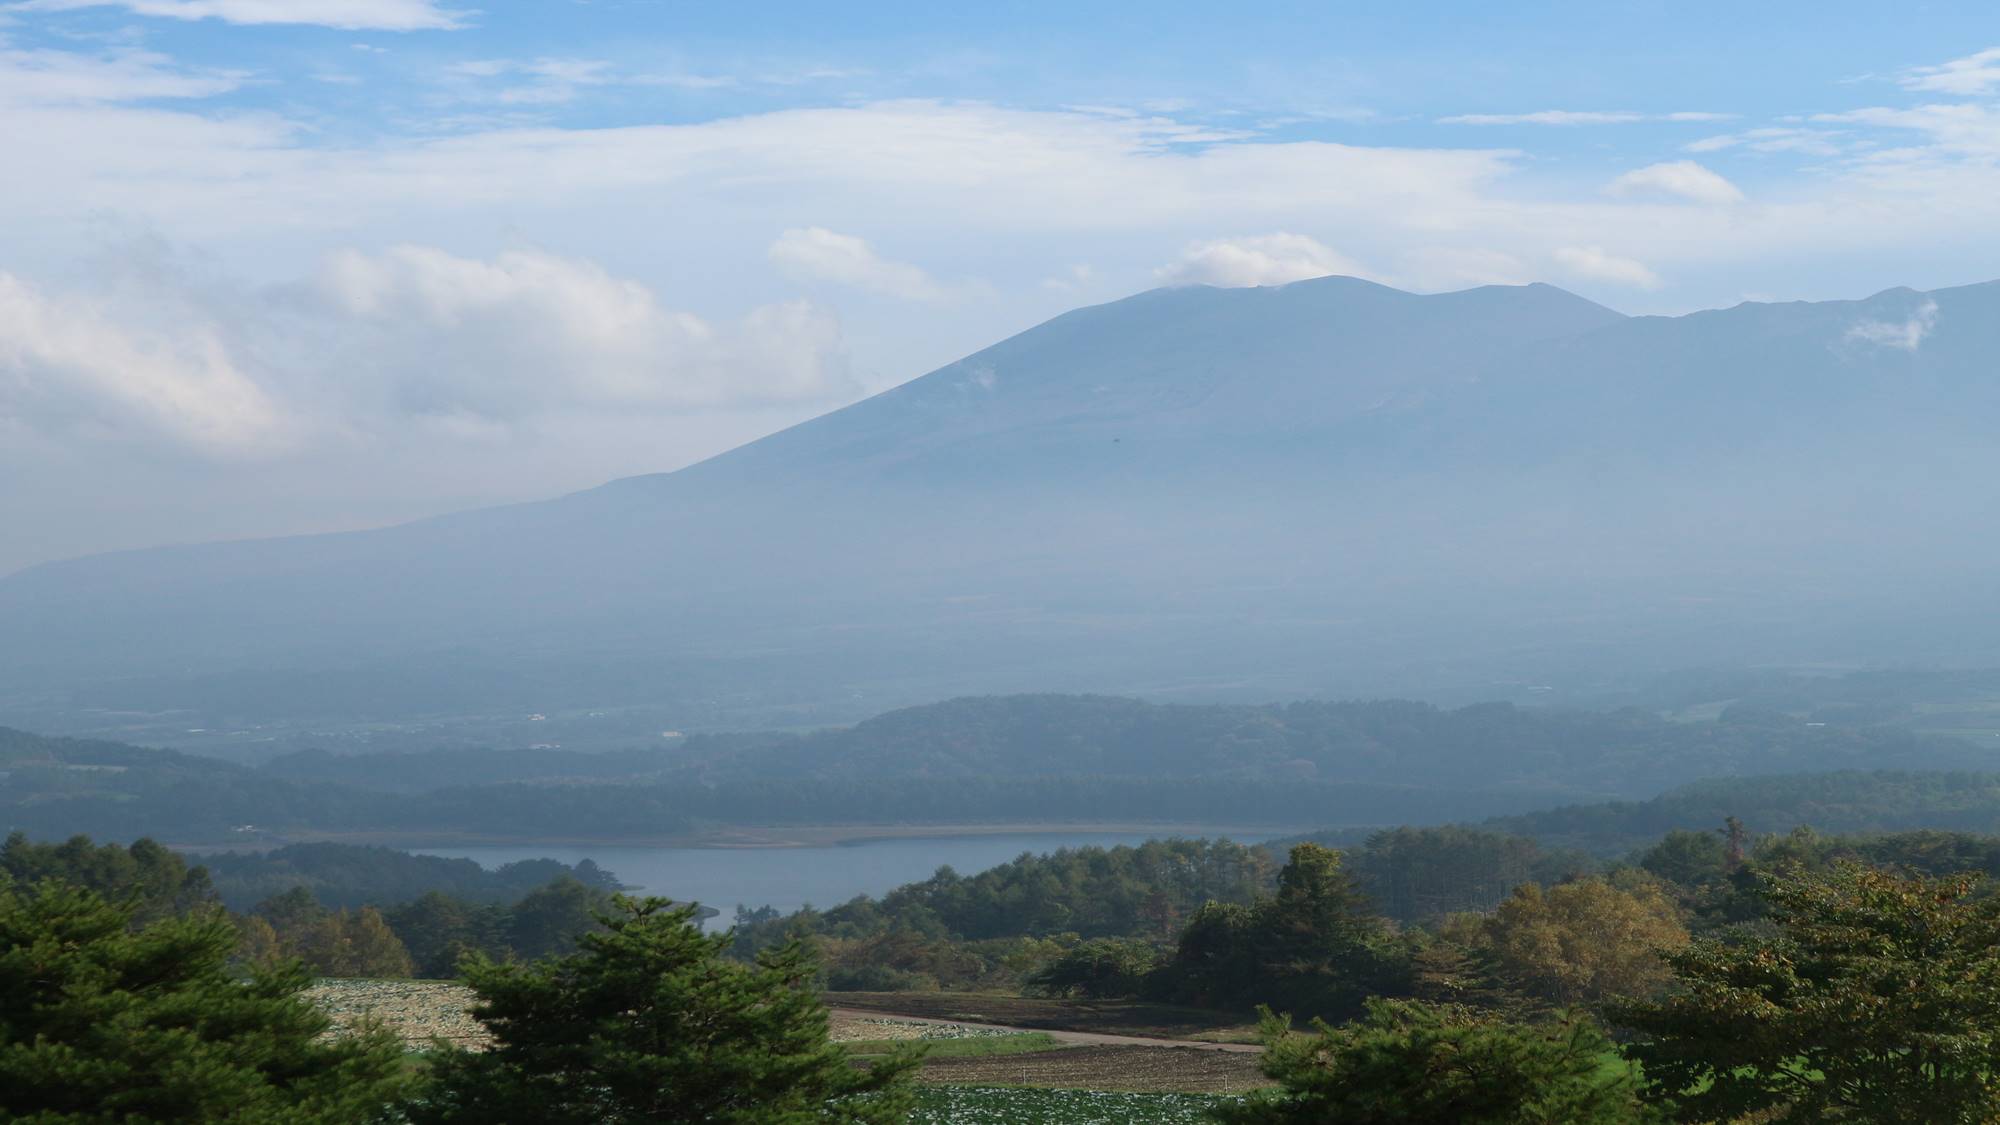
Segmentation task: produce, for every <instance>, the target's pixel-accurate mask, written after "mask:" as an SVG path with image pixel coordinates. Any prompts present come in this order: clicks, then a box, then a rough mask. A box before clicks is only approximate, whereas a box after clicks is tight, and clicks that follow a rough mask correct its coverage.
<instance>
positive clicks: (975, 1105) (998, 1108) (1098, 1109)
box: [910, 1087, 1227, 1125]
mask: <svg viewBox="0 0 2000 1125" xmlns="http://www.w3.org/2000/svg"><path fill="white" fill-rule="evenodd" d="M1224 1100H1227V1099H1223V1098H1216V1097H1208V1096H1203V1095H1199V1094H1114V1093H1105V1092H1103V1091H1099V1090H1023V1089H1006V1088H1000V1087H959V1088H951V1087H933V1088H931V1089H927V1090H925V1091H924V1092H923V1096H922V1097H921V1099H920V1100H919V1102H918V1107H919V1108H918V1109H917V1113H916V1116H914V1117H912V1118H911V1119H910V1120H911V1122H912V1125H1197V1123H1200V1122H1206V1121H1208V1120H1209V1118H1208V1111H1209V1109H1210V1108H1211V1107H1213V1106H1215V1105H1216V1104H1217V1103H1219V1102H1221V1101H1224Z"/></svg>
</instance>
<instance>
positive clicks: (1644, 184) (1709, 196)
mask: <svg viewBox="0 0 2000 1125" xmlns="http://www.w3.org/2000/svg"><path fill="white" fill-rule="evenodd" d="M1604 190H1605V191H1606V192H1607V193H1609V194H1611V195H1614V196H1620V197H1625V196H1635V195H1637V196H1646V195H1667V196H1674V197H1677V198H1680V199H1686V200H1690V201H1692V202H1695V203H1709V204H1724V203H1741V202H1742V201H1743V192H1742V191H1741V190H1740V189H1739V188H1737V186H1736V185H1735V184H1732V183H1730V182H1729V181H1728V180H1726V179H1724V178H1722V177H1721V176H1720V175H1718V174H1716V173H1715V172H1713V171H1710V170H1709V169H1707V168H1704V167H1702V166H1701V165H1699V164H1697V163H1695V162H1694V161H1692V160H1675V161H1671V162H1668V163H1663V164H1649V165H1647V166H1646V167H1644V168H1637V169H1634V170H1632V171H1630V172H1627V173H1625V174H1624V175H1622V176H1620V177H1618V178H1617V179H1615V180H1613V181H1611V182H1610V183H1609V184H1607V185H1605V189H1604Z"/></svg>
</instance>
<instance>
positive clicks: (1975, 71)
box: [1901, 47, 2000, 95]
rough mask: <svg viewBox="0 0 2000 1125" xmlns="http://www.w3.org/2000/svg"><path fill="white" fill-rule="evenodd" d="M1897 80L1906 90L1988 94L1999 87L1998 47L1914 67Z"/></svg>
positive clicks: (1999, 58)
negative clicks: (1938, 62)
mask: <svg viewBox="0 0 2000 1125" xmlns="http://www.w3.org/2000/svg"><path fill="white" fill-rule="evenodd" d="M1901 81H1902V84H1903V87H1904V88H1905V89H1909V90H1927V91H1933V92H1936V93H1940V94H1961V95H1976V94H1985V93H1990V92H1992V91H1993V89H1994V88H1995V87H2000V47H1988V48H1987V49H1986V50H1984V51H1979V52H1977V53H1975V54H1971V55H1967V56H1965V57H1964V58H1962V59H1953V60H1951V61H1950V62H1947V63H1944V64H1941V65H1939V66H1922V67H1918V68H1916V69H1915V70H1912V71H1910V72H1909V73H1907V74H1905V75H1903V77H1902V80H1901Z"/></svg>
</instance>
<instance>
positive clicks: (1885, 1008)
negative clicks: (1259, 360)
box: [1612, 863, 2000, 1125]
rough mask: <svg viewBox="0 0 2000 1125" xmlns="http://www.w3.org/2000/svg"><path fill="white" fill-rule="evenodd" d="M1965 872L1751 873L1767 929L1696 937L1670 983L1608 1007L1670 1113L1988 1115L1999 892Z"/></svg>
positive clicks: (1997, 1100) (1900, 1117) (1983, 1118)
mask: <svg viewBox="0 0 2000 1125" xmlns="http://www.w3.org/2000/svg"><path fill="white" fill-rule="evenodd" d="M1977 881H1978V876H1976V875H1957V876H1947V877H1942V878H1932V877H1923V876H1913V877H1902V876H1898V875H1894V874H1889V873H1886V872H1882V871H1878V870H1875V869H1873V868H1868V867H1862V866H1859V865H1856V864H1853V863H1841V864H1838V865H1836V866H1835V867H1834V868H1833V869H1832V870H1830V871H1828V872H1822V873H1807V872H1804V871H1801V870H1798V869H1796V868H1793V869H1787V870H1784V871H1781V872H1779V873H1776V874H1766V875H1763V876H1760V882H1761V888H1762V894H1763V896H1764V897H1765V899H1766V900H1767V901H1768V903H1769V905H1770V911H1769V914H1768V917H1767V919H1766V921H1767V922H1768V923H1769V924H1770V925H1772V926H1774V927H1775V929H1776V933H1775V935H1774V936H1764V937H1759V936H1754V935H1737V939H1736V940H1734V941H1725V940H1722V939H1721V938H1705V939H1702V940H1700V941H1697V942H1695V943H1694V944H1693V945H1692V946H1690V947H1688V948H1687V949H1685V950H1682V951H1681V952H1680V953H1677V954H1675V955H1674V956H1673V957H1672V958H1671V959H1670V964H1671V966H1672V968H1673V972H1674V975H1675V976H1676V977H1677V978H1678V983H1679V987H1678V988H1677V989H1676V990H1675V991H1674V993H1672V994H1671V995H1670V996H1668V997H1666V998H1664V999H1660V1000H1655V1001H1649V1002H1640V1003H1630V1004H1625V1005H1621V1006H1617V1007H1614V1008H1613V1010H1612V1014H1613V1018H1614V1019H1615V1020H1616V1021H1617V1022H1619V1023H1621V1024H1623V1025H1625V1026H1627V1027H1629V1028H1632V1029H1634V1030H1636V1031H1640V1032H1643V1033H1645V1035H1646V1036H1647V1037H1648V1038H1647V1039H1646V1041H1644V1042H1642V1043H1640V1044H1639V1045H1637V1046H1636V1047H1634V1048H1633V1050H1632V1053H1633V1054H1634V1056H1635V1057H1637V1058H1638V1059H1639V1060H1640V1061H1641V1062H1643V1063H1644V1065H1645V1068H1646V1073H1647V1076H1648V1078H1649V1079H1650V1080H1651V1081H1652V1083H1653V1085H1652V1087H1651V1089H1650V1091H1649V1096H1651V1097H1654V1098H1655V1099H1657V1100H1660V1101H1664V1102H1669V1103H1676V1104H1677V1106H1678V1112H1679V1114H1680V1116H1681V1117H1682V1118H1683V1119H1684V1120H1698V1121H1708V1120H1723V1119H1730V1118H1735V1117H1737V1116H1740V1115H1744V1114H1752V1113H1762V1114H1765V1115H1766V1116H1764V1117H1763V1118H1761V1120H1766V1121H1774V1122H1823V1121H1856V1122H1870V1123H1874V1125H1953V1123H1971V1122H1990V1121H1995V1120H2000V1073H1996V1065H2000V903H1996V902H1995V901H1994V900H1991V899H1988V900H1983V901H1973V900H1972V899H1971V898H1970V895H1971V893H1972V890H1973V887H1974V885H1975V884H1976V882H1977Z"/></svg>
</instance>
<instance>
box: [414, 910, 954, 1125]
mask: <svg viewBox="0 0 2000 1125" xmlns="http://www.w3.org/2000/svg"><path fill="white" fill-rule="evenodd" d="M695 917H696V912H695V909H694V908H693V907H672V906H670V905H669V904H668V903H666V902H665V901H663V900H660V899H645V900H634V899H629V898H625V897H623V896H619V897H617V898H616V899H614V900H613V907H612V910H611V911H610V912H609V913H607V914H605V915H604V916H603V917H602V918H601V921H602V923H603V926H604V928H603V929H602V930H601V931H598V932H594V933H588V934H585V935H583V936H582V937H581V938H580V939H579V940H578V950H577V952H576V953H574V954H571V955H569V956H566V957H554V958H547V959H544V960H541V961H538V962H534V963H532V964H525V965H524V964H501V963H499V962H495V961H493V960H491V959H490V958H487V957H485V956H483V955H481V954H477V953H475V954H473V955H471V956H470V957H469V958H468V959H467V961H466V963H465V978H466V981H467V983H469V984H470V985H471V986H472V987H473V989H474V990H475V991H476V992H477V993H478V994H479V997H480V1004H479V1006H478V1007H477V1008H475V1009H474V1010H473V1015H474V1016H475V1017H477V1018H478V1019H479V1020H480V1021H481V1022H483V1023H485V1024H486V1025H487V1027H488V1028H489V1029H490V1030H491V1031H492V1033H493V1035H494V1037H495V1043H494V1045H493V1047H492V1049H491V1050H488V1051H486V1052H483V1053H478V1054H472V1053H466V1052H451V1053H441V1054H440V1055H438V1056H437V1057H436V1061H435V1063H434V1073H435V1080H434V1084H433V1088H432V1089H431V1090H430V1091H429V1093H428V1094H427V1096H426V1098H425V1100H424V1101H423V1102H422V1103H421V1104H419V1105H418V1106H416V1107H415V1109H414V1111H413V1117H414V1118H415V1119H416V1120H417V1121H418V1122H438V1123H445V1122H449V1123H455V1125H464V1123H475V1122H476V1123H490V1125H500V1123H503V1122H504V1123H511V1122H524V1121H533V1122H536V1123H538V1125H572V1123H573V1125H606V1123H608V1125H618V1123H624V1122H679V1121H687V1122H697V1121H699V1122H711V1123H735V1125H786V1123H789V1122H854V1123H873V1122H894V1121H902V1120H904V1119H905V1118H906V1117H907V1116H908V1114H909V1111H910V1105H911V1102H910V1098H911V1094H910V1090H909V1085H908V1079H909V1075H910V1072H911V1070H912V1069H913V1068H914V1067H915V1066H916V1065H917V1062H918V1056H917V1055H915V1054H914V1053H900V1054H892V1055H890V1056H888V1057H886V1058H884V1059H882V1060H880V1061H878V1062H876V1063H874V1065H873V1066H871V1067H869V1068H867V1069H865V1070H864V1069H856V1068H855V1067H853V1066H852V1065H851V1064H850V1063H849V1061H848V1058H847V1054H846V1052H845V1051H843V1050H842V1049H841V1048H840V1047H838V1046H836V1045H834V1044H833V1043H831V1042H829V1041H828V1038H827V1019H826V1009H825V1008H824V1007H823V1006H822V1005H821V1004H820V1001H819V998H818V996H817V994H816V993H815V992H814V991H813V990H812V989H811V988H810V987H809V984H810V982H811V981H812V978H813V975H814V968H815V967H814V965H813V964H812V962H811V960H810V959H809V957H808V956H807V954H806V951H805V949H804V947H803V946H801V945H798V944H796V943H795V944H791V945H788V946H785V947H783V948H781V949H778V950H774V951H771V952H768V953H766V954H764V955H763V956H761V957H760V958H759V959H758V961H757V963H755V964H754V965H752V964H743V963H741V962H735V961H729V960H726V959H725V958H724V957H723V952H724V950H725V949H726V948H727V947H728V944H729V937H728V935H726V934H723V935H716V936H713V937H710V936H705V935H703V934H702V933H701V931H700V929H699V928H697V927H696V925H695V924H694V919H695Z"/></svg>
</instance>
